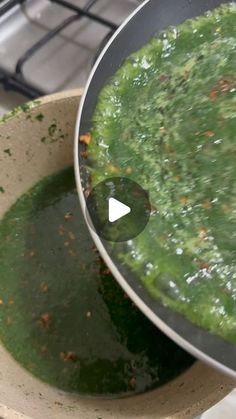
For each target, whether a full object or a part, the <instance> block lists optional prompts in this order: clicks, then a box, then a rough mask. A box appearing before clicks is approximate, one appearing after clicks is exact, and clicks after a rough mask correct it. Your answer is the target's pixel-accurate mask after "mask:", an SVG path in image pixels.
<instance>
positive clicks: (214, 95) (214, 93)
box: [209, 89, 218, 101]
mask: <svg viewBox="0 0 236 419" xmlns="http://www.w3.org/2000/svg"><path fill="white" fill-rule="evenodd" d="M209 97H210V99H211V100H213V101H215V100H216V99H217V98H218V91H217V90H215V89H213V90H212V91H211V92H210V94H209Z"/></svg>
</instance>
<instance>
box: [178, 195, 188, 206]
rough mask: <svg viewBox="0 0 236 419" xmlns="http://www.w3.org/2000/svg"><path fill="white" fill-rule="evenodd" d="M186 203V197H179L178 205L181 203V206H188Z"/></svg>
mask: <svg viewBox="0 0 236 419" xmlns="http://www.w3.org/2000/svg"><path fill="white" fill-rule="evenodd" d="M188 202H189V199H188V197H187V196H181V198H180V203H181V204H182V205H187V204H188Z"/></svg>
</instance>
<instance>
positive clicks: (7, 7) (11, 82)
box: [0, 0, 137, 99]
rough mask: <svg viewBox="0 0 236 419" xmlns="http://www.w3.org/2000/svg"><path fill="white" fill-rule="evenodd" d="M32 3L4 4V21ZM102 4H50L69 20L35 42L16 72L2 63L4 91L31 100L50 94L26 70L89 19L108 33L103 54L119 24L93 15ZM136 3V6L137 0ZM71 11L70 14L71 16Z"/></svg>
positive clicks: (0, 6) (0, 11) (4, 0)
mask: <svg viewBox="0 0 236 419" xmlns="http://www.w3.org/2000/svg"><path fill="white" fill-rule="evenodd" d="M29 1H30V0H0V18H2V17H4V15H5V16H6V18H7V17H8V15H9V13H11V11H12V12H13V11H14V8H15V7H16V6H18V7H20V8H21V9H22V8H24V7H25V5H26V4H28V2H29ZM99 1H100V0H89V1H88V2H87V3H86V4H85V5H84V6H83V7H79V6H78V5H77V4H74V3H73V2H71V1H68V0H49V2H50V3H51V4H53V5H55V4H56V5H57V6H59V7H61V8H64V9H66V10H67V16H66V17H65V18H64V19H62V20H61V22H60V23H58V24H56V25H54V27H53V28H50V29H48V30H47V31H46V33H45V34H43V36H41V37H40V39H38V40H37V41H36V42H33V43H32V45H31V46H30V47H29V48H27V49H26V50H25V52H23V53H22V54H21V56H20V57H18V58H17V60H16V64H15V66H14V69H13V70H9V69H7V68H5V66H3V65H2V64H1V63H0V83H1V84H2V85H3V87H4V88H5V89H6V90H14V91H17V92H19V93H21V94H23V95H25V96H26V97H28V98H30V99H33V98H36V97H39V96H42V95H44V94H47V93H49V92H47V91H46V90H44V89H43V88H41V87H40V86H36V85H34V84H33V83H32V81H30V80H28V78H27V75H26V74H25V71H24V67H25V65H26V64H27V63H28V62H29V61H30V60H32V59H33V57H34V56H35V55H36V54H37V53H39V52H40V50H43V49H44V48H45V47H47V45H48V44H49V43H50V42H51V41H52V40H53V39H54V38H55V37H56V36H57V35H60V34H61V33H62V31H64V30H65V29H67V28H69V27H70V26H71V25H72V24H73V23H75V22H76V21H79V20H81V19H83V18H86V19H88V20H90V21H91V22H94V23H96V24H97V25H101V26H103V27H104V28H105V29H106V33H105V36H104V37H103V40H102V42H101V43H100V44H99V48H98V51H100V50H101V46H103V45H104V44H105V43H106V42H107V41H108V39H109V38H110V37H111V36H112V34H113V33H114V31H115V30H116V29H117V28H118V26H119V24H117V23H116V22H113V21H112V20H110V19H107V18H105V17H103V16H102V14H101V13H99V12H96V13H95V12H94V11H93V7H94V6H95V5H96V4H97V3H99ZM133 3H135V1H134V0H133ZM136 4H137V0H136ZM133 8H134V6H133ZM95 9H96V8H95ZM68 11H69V12H70V15H69V16H68ZM0 25H1V24H0ZM95 55H96V54H95Z"/></svg>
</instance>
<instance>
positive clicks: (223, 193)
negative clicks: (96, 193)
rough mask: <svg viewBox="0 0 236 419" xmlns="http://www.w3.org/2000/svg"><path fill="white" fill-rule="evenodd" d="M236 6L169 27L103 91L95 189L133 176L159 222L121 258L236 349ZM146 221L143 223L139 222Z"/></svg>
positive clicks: (93, 150)
mask: <svg viewBox="0 0 236 419" xmlns="http://www.w3.org/2000/svg"><path fill="white" fill-rule="evenodd" d="M235 28H236V6H235V2H234V3H231V4H229V5H223V6H222V7H220V8H218V9H215V10H214V11H212V12H209V13H207V14H206V15H205V16H202V17H199V18H197V19H194V20H188V21H186V22H184V23H183V24H182V25H180V26H178V27H176V28H169V29H167V30H166V31H165V32H163V33H162V34H161V35H160V36H158V37H156V38H154V39H152V40H151V41H150V42H149V43H148V44H147V45H146V46H145V47H144V48H143V49H141V50H140V51H138V52H137V53H135V54H133V55H132V56H131V57H129V58H128V59H127V60H126V62H125V63H124V64H123V66H122V67H121V68H120V70H119V71H118V72H117V74H116V75H115V76H114V77H113V79H112V80H111V81H110V82H109V84H108V85H107V86H106V87H105V88H104V89H103V91H102V92H101V95H100V98H99V101H98V104H97V108H96V111H95V114H94V118H93V126H92V132H91V134H92V142H91V144H90V145H89V147H88V152H89V157H90V160H91V162H90V163H91V168H90V171H91V176H92V182H93V184H96V183H97V182H99V181H102V180H104V178H105V177H110V176H112V175H113V176H114V175H115V176H117V175H118V176H127V177H128V176H129V177H130V178H131V179H133V180H134V181H136V182H137V183H139V184H140V185H141V186H142V187H143V188H144V189H145V190H148V191H149V193H150V200H151V203H152V206H153V210H154V211H153V214H152V216H151V219H150V222H149V224H148V226H147V227H146V229H145V230H144V231H143V233H141V234H140V235H139V236H138V237H137V238H135V239H134V240H132V241H130V242H129V244H128V245H127V247H126V248H125V250H123V249H121V248H119V246H118V245H114V249H113V250H114V251H115V252H116V254H117V253H118V252H120V260H121V261H122V262H123V263H125V264H126V266H127V267H128V268H129V269H130V270H132V271H134V272H135V273H136V276H137V277H138V278H140V280H141V281H142V282H143V284H144V285H145V287H146V288H147V289H148V290H149V292H150V294H151V295H152V296H153V298H154V299H158V300H160V301H161V302H162V303H163V304H165V305H167V306H169V307H170V308H172V309H173V310H175V311H178V312H180V313H182V314H183V315H184V316H185V317H186V318H188V319H189V320H190V321H192V322H193V323H195V324H197V325H199V326H201V327H203V328H205V329H207V330H210V331H212V332H214V333H216V334H219V335H221V336H223V337H224V338H225V339H227V340H229V341H232V342H236V332H235V330H236V282H235V279H236V169H235V167H236V166H235V154H236V142H235V134H236V131H235V127H236V76H235V69H236V31H235ZM137 222H138V220H137Z"/></svg>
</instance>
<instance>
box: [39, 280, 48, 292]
mask: <svg viewBox="0 0 236 419" xmlns="http://www.w3.org/2000/svg"><path fill="white" fill-rule="evenodd" d="M40 290H41V291H42V292H47V291H48V284H46V282H41V284H40Z"/></svg>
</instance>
